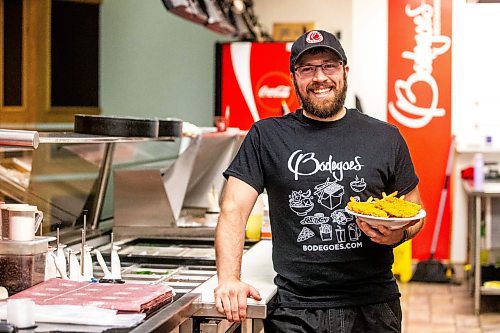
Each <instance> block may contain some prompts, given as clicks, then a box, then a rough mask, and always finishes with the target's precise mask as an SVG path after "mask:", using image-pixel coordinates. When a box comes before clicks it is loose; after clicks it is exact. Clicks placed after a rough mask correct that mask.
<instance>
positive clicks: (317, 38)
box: [306, 30, 323, 44]
mask: <svg viewBox="0 0 500 333" xmlns="http://www.w3.org/2000/svg"><path fill="white" fill-rule="evenodd" d="M322 41H323V35H322V34H321V33H320V32H319V31H315V30H313V31H311V32H310V33H309V34H307V37H306V42H307V43H309V44H314V43H320V42H322Z"/></svg>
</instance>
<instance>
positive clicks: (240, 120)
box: [217, 42, 299, 130]
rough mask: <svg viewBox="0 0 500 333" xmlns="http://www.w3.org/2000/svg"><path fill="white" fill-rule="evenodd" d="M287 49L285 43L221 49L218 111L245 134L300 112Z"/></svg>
mask: <svg viewBox="0 0 500 333" xmlns="http://www.w3.org/2000/svg"><path fill="white" fill-rule="evenodd" d="M288 46H289V43H284V42H277V43H250V42H235V43H227V44H222V45H221V48H222V49H221V50H220V57H221V59H218V62H219V63H220V69H219V70H220V72H219V73H218V77H219V82H218V83H217V86H218V89H219V93H218V94H219V102H220V110H219V111H220V114H221V115H222V116H225V117H226V118H228V119H227V121H228V125H229V126H231V127H238V128H240V129H243V130H246V129H249V128H250V127H251V126H252V124H253V123H254V122H255V121H257V120H259V119H263V118H268V117H276V116H281V115H282V114H283V113H284V112H286V111H288V110H290V111H292V112H294V111H295V109H297V108H298V106H299V104H298V102H297V97H296V96H295V92H294V89H293V83H292V81H291V79H290V70H289V58H290V49H289V48H288Z"/></svg>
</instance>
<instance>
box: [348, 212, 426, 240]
mask: <svg viewBox="0 0 500 333" xmlns="http://www.w3.org/2000/svg"><path fill="white" fill-rule="evenodd" d="M418 221H419V220H415V221H412V222H411V223H409V224H407V225H405V226H404V228H401V229H396V230H391V229H389V228H387V227H385V226H383V225H379V226H377V227H372V226H370V225H369V224H368V223H366V222H364V221H363V220H361V219H359V218H358V219H356V223H357V224H358V227H359V228H360V229H361V231H363V232H364V233H365V235H367V236H368V237H369V238H370V239H371V241H372V242H374V243H377V244H384V245H394V244H396V243H398V242H399V241H401V240H402V239H403V230H405V229H408V228H409V227H411V226H412V225H414V224H415V223H417V222H418Z"/></svg>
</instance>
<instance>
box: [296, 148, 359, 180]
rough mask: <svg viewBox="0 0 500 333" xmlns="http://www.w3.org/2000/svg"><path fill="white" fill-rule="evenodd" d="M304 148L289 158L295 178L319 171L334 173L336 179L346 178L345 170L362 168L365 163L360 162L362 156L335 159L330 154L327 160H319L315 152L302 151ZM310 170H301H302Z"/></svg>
mask: <svg viewBox="0 0 500 333" xmlns="http://www.w3.org/2000/svg"><path fill="white" fill-rule="evenodd" d="M301 152H302V150H296V151H294V152H293V153H292V155H290V158H289V159H288V170H290V171H291V172H292V173H293V174H294V179H295V180H298V179H299V176H310V175H314V174H315V173H317V172H318V171H328V172H330V173H331V174H332V176H333V178H334V179H335V181H341V180H342V179H344V171H348V170H355V171H359V170H361V167H363V164H361V163H360V162H359V160H360V159H361V157H360V156H356V157H355V158H354V161H334V160H333V156H332V155H330V156H329V157H328V160H327V161H319V160H318V159H316V157H315V156H316V154H315V153H301ZM304 169H306V170H309V171H308V172H306V171H301V170H304Z"/></svg>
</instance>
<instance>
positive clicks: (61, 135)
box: [39, 132, 175, 144]
mask: <svg viewBox="0 0 500 333" xmlns="http://www.w3.org/2000/svg"><path fill="white" fill-rule="evenodd" d="M39 138H40V143H63V144H70V143H77V144H82V143H119V142H142V141H174V140H175V138H174V137H154V138H153V137H120V136H105V135H92V134H80V133H74V132H45V133H39Z"/></svg>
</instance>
